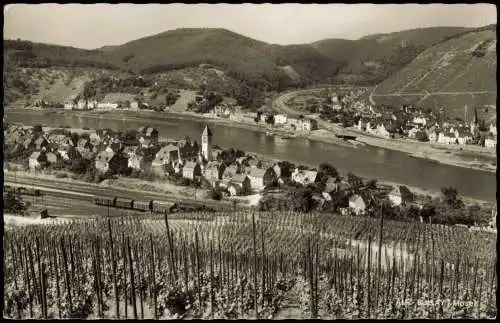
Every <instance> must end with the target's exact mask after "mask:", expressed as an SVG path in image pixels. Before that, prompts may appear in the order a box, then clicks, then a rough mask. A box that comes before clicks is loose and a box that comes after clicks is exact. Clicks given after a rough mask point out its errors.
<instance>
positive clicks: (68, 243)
mask: <svg viewBox="0 0 500 323" xmlns="http://www.w3.org/2000/svg"><path fill="white" fill-rule="evenodd" d="M3 242H4V291H5V298H4V317H8V318H17V319H22V318H164V319H168V318H186V319H187V318H207V319H208V318H214V319H224V318H227V319H232V318H249V319H251V318H286V317H291V318H296V319H300V318H321V319H333V318H351V319H355V318H403V319H407V318H433V319H437V318H495V317H496V311H497V310H496V267H495V266H496V252H495V250H496V249H495V244H496V235H495V234H492V233H490V232H481V231H469V230H468V229H467V228H456V227H444V226H439V225H430V224H425V223H416V222H410V223H406V222H396V221H388V220H384V219H376V218H363V217H354V216H331V215H326V214H314V213H311V214H299V213H281V214H276V213H250V212H243V211H242V212H237V213H232V212H228V213H215V214H214V213H178V214H175V215H172V216H171V215H168V216H167V215H165V216H164V217H162V216H154V215H144V214H143V215H135V216H126V217H125V216H124V217H113V218H98V219H92V220H73V221H70V222H68V223H64V224H59V225H58V224H39V225H28V226H23V227H20V226H7V227H5V234H4V241H3Z"/></svg>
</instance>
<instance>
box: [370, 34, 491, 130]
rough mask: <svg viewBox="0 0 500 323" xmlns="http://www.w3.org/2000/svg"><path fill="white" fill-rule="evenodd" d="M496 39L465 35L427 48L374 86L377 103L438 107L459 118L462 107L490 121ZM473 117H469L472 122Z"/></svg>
mask: <svg viewBox="0 0 500 323" xmlns="http://www.w3.org/2000/svg"><path fill="white" fill-rule="evenodd" d="M496 88H497V84H496V35H495V33H494V31H491V30H485V31H480V32H471V33H467V34H465V35H463V36H461V37H457V38H454V39H451V40H448V41H446V42H444V43H441V44H439V45H437V46H434V47H431V48H430V49H428V50H426V51H424V52H423V53H422V54H420V55H419V56H417V58H415V59H414V60H413V61H412V62H411V63H410V64H409V65H408V66H406V67H405V68H404V69H402V70H401V71H399V72H398V73H396V74H394V75H393V76H391V77H389V78H388V79H387V80H385V81H384V82H382V83H381V84H379V85H378V86H377V88H376V89H375V91H374V94H373V96H372V97H373V99H374V100H375V101H376V102H377V103H381V104H382V103H385V104H391V103H392V104H399V103H401V102H404V103H413V104H418V105H420V106H422V107H424V108H427V107H430V108H439V107H440V106H441V105H443V106H444V108H445V111H446V115H447V116H448V117H451V118H454V117H461V118H463V117H464V106H465V105H467V106H468V107H469V108H470V109H471V110H470V111H471V112H472V111H473V110H472V109H473V108H478V114H479V116H480V118H484V119H486V120H487V121H489V120H491V119H492V118H493V117H495V116H496V109H495V106H496ZM472 116H473V113H469V118H472Z"/></svg>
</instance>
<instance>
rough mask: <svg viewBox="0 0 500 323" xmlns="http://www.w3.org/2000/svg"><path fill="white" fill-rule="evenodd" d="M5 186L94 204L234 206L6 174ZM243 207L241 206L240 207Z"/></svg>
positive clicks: (215, 207)
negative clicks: (109, 200)
mask: <svg viewBox="0 0 500 323" xmlns="http://www.w3.org/2000/svg"><path fill="white" fill-rule="evenodd" d="M5 175H6V176H5V182H4V185H10V186H24V187H27V188H36V189H40V190H41V191H42V192H43V193H45V194H51V195H57V196H61V197H69V198H73V199H80V200H82V199H83V200H85V201H88V202H89V203H92V199H93V197H94V196H100V197H105V196H107V197H114V196H119V197H123V198H127V199H133V200H159V201H162V202H170V203H178V204H182V205H188V206H203V205H204V206H206V207H210V208H214V209H217V210H233V207H234V206H233V204H232V203H230V202H226V201H222V202H219V201H207V200H194V199H187V198H178V197H171V196H166V195H165V194H160V193H154V192H146V191H136V190H130V189H124V188H109V187H99V185H96V184H86V183H67V182H61V181H55V180H47V179H43V180H42V179H35V178H29V179H27V178H20V177H19V176H18V177H17V178H16V179H15V180H14V177H13V176H12V175H10V174H5ZM240 207H241V206H240Z"/></svg>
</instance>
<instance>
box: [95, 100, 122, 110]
mask: <svg viewBox="0 0 500 323" xmlns="http://www.w3.org/2000/svg"><path fill="white" fill-rule="evenodd" d="M116 108H118V103H110V102H100V103H98V104H97V109H99V110H112V109H116Z"/></svg>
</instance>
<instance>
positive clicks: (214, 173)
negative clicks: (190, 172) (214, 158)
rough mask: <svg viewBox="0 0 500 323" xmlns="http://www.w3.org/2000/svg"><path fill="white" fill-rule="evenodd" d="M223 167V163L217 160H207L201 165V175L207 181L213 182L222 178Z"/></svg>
mask: <svg viewBox="0 0 500 323" xmlns="http://www.w3.org/2000/svg"><path fill="white" fill-rule="evenodd" d="M224 169H225V166H224V164H219V163H218V162H209V163H208V164H206V165H204V167H203V175H204V177H205V178H206V179H207V180H208V181H209V182H211V183H215V182H217V181H219V180H221V179H222V174H223V172H224Z"/></svg>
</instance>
